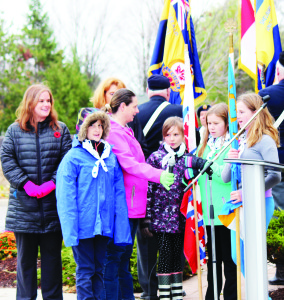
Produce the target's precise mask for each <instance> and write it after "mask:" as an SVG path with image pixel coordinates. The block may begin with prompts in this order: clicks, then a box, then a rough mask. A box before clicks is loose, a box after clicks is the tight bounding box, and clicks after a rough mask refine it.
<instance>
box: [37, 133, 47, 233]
mask: <svg viewBox="0 0 284 300" xmlns="http://www.w3.org/2000/svg"><path fill="white" fill-rule="evenodd" d="M37 132H39V131H37ZM36 153H37V172H38V173H37V174H38V184H39V185H41V184H42V173H41V157H40V143H39V135H38V133H36ZM37 202H38V205H39V211H40V221H41V222H40V223H41V224H40V225H41V227H42V230H43V232H44V231H45V226H44V213H43V206H42V200H41V199H40V200H37Z"/></svg>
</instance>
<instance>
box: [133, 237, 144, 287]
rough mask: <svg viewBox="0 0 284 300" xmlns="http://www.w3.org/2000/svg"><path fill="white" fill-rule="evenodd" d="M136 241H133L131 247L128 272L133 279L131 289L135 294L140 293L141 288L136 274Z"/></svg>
mask: <svg viewBox="0 0 284 300" xmlns="http://www.w3.org/2000/svg"><path fill="white" fill-rule="evenodd" d="M136 244H137V241H136V239H135V242H134V246H133V252H132V255H131V257H130V272H131V274H132V277H133V288H134V292H135V293H140V292H142V288H141V286H140V284H139V281H138V272H137V245H136Z"/></svg>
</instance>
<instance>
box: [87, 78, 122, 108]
mask: <svg viewBox="0 0 284 300" xmlns="http://www.w3.org/2000/svg"><path fill="white" fill-rule="evenodd" d="M112 85H116V87H117V89H122V88H126V86H125V84H124V83H123V82H122V81H121V80H120V79H118V78H115V77H109V78H107V79H106V80H104V81H102V82H101V83H100V84H99V86H98V87H97V88H96V90H95V92H94V95H93V97H92V98H91V99H90V101H91V102H93V105H94V107H96V108H99V109H100V108H102V107H104V106H105V104H106V92H107V91H108V90H109V89H110V87H111V86H112Z"/></svg>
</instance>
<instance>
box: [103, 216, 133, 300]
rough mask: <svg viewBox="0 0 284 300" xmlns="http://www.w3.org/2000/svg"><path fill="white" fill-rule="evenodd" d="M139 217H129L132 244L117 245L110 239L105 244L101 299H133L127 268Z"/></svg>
mask: <svg viewBox="0 0 284 300" xmlns="http://www.w3.org/2000/svg"><path fill="white" fill-rule="evenodd" d="M138 220H139V219H129V225H130V230H131V237H132V245H127V246H117V245H115V244H114V242H113V239H111V240H110V241H109V243H108V245H107V255H106V259H105V273H104V287H105V290H104V293H103V295H102V299H107V300H134V299H135V298H134V294H133V278H132V275H131V273H130V270H129V260H130V257H131V254H132V250H133V244H134V240H135V234H136V230H137V226H138Z"/></svg>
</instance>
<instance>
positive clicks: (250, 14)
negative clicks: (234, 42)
mask: <svg viewBox="0 0 284 300" xmlns="http://www.w3.org/2000/svg"><path fill="white" fill-rule="evenodd" d="M239 30H240V33H241V34H240V59H239V68H240V69H243V70H244V71H245V72H246V73H248V74H249V75H250V76H251V77H252V78H253V79H254V80H255V91H256V93H258V91H259V90H261V89H263V88H265V87H268V86H270V85H272V84H273V81H274V77H275V65H276V62H277V60H278V58H279V54H280V52H281V51H282V47H281V39H280V34H279V27H278V23H277V18H276V12H275V6H274V2H273V0H256V1H255V9H254V7H253V5H252V1H251V0H240V9H239Z"/></svg>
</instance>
